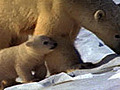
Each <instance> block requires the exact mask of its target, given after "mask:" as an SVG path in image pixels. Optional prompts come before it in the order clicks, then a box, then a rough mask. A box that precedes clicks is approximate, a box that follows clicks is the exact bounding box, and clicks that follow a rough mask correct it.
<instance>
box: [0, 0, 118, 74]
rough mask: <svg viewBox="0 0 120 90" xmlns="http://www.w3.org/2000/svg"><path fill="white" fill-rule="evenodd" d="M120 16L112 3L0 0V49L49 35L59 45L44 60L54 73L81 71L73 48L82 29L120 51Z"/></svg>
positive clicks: (103, 0)
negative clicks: (77, 69)
mask: <svg viewBox="0 0 120 90" xmlns="http://www.w3.org/2000/svg"><path fill="white" fill-rule="evenodd" d="M119 17H120V8H119V7H118V6H117V5H116V4H115V3H114V2H113V1H112V0H6V1H5V0H0V37H1V38H0V48H1V49H2V48H6V47H10V46H14V45H18V44H20V43H22V42H24V41H25V40H26V36H27V35H28V34H33V35H47V36H49V37H51V38H53V39H55V40H56V41H57V43H58V47H57V48H56V50H55V51H53V52H52V53H51V54H49V55H48V56H46V59H45V60H46V62H47V65H48V69H49V70H50V73H51V74H54V73H58V72H61V71H69V70H71V69H75V68H82V67H81V64H79V61H78V56H77V55H76V53H75V48H74V45H73V43H74V40H75V37H76V36H77V34H78V32H79V29H80V27H81V26H83V27H85V28H87V29H89V30H91V31H92V32H94V33H95V34H96V35H97V36H98V37H100V38H101V39H102V40H103V41H104V42H105V43H106V44H107V45H109V46H110V47H111V48H113V49H114V50H115V51H116V52H120V49H118V47H119V44H120V39H119V37H120V36H119V35H120V18H119ZM83 66H84V65H83ZM88 66H89V65H88Z"/></svg>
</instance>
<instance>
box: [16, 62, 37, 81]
mask: <svg viewBox="0 0 120 90" xmlns="http://www.w3.org/2000/svg"><path fill="white" fill-rule="evenodd" d="M15 69H16V72H17V74H18V76H19V77H20V78H21V79H22V82H23V83H28V82H32V80H34V79H35V78H34V76H33V75H32V72H31V71H32V69H31V67H30V66H29V65H26V64H25V65H24V64H23V65H21V64H17V65H16V67H15Z"/></svg>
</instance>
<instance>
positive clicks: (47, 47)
mask: <svg viewBox="0 0 120 90" xmlns="http://www.w3.org/2000/svg"><path fill="white" fill-rule="evenodd" d="M26 46H27V47H29V48H31V49H32V50H34V51H36V52H42V53H43V54H47V53H49V52H51V51H53V49H54V48H56V46H57V43H56V42H55V41H54V40H52V39H51V38H49V37H47V36H44V35H42V36H34V37H33V38H31V39H30V40H28V41H27V42H26Z"/></svg>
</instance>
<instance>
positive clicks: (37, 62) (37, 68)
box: [0, 36, 57, 86]
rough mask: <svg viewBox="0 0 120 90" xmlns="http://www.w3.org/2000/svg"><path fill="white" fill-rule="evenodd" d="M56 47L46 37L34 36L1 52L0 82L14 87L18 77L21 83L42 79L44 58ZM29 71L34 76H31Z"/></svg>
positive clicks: (54, 43)
mask: <svg viewBox="0 0 120 90" xmlns="http://www.w3.org/2000/svg"><path fill="white" fill-rule="evenodd" d="M56 45H57V44H56V42H55V41H53V40H52V39H50V38H48V37H46V36H35V37H34V38H32V39H30V40H28V41H26V42H25V43H23V44H21V45H19V46H14V47H11V48H8V49H3V50H1V51H0V82H1V83H2V82H3V81H7V86H10V85H14V84H15V83H16V81H15V79H16V78H17V77H18V76H19V77H20V78H21V79H22V81H23V83H26V82H32V81H38V80H42V79H44V78H45V76H46V72H47V70H46V67H45V63H44V57H45V55H46V54H48V53H50V52H51V51H53V49H54V48H55V47H56ZM31 71H34V72H35V74H34V75H32V73H31ZM3 84H4V83H3Z"/></svg>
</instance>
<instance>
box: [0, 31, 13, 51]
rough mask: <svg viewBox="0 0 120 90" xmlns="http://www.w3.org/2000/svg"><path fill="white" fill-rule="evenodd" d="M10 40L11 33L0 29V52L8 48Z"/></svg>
mask: <svg viewBox="0 0 120 90" xmlns="http://www.w3.org/2000/svg"><path fill="white" fill-rule="evenodd" d="M11 40H12V36H11V33H9V32H7V31H5V30H1V29H0V50H1V49H4V48H8V47H9V46H10V42H11Z"/></svg>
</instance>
